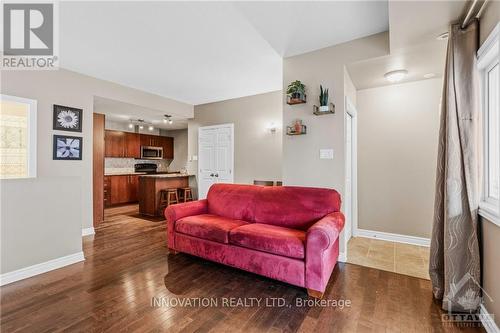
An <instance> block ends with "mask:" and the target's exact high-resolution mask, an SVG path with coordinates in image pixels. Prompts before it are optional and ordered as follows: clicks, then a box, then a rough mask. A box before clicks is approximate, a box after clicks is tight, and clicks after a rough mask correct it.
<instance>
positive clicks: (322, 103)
mask: <svg viewBox="0 0 500 333" xmlns="http://www.w3.org/2000/svg"><path fill="white" fill-rule="evenodd" d="M319 91H320V92H319V111H321V112H327V111H328V88H326V89H325V90H323V86H322V85H321V84H320V85H319Z"/></svg>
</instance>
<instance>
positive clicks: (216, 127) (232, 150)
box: [196, 123, 234, 193]
mask: <svg viewBox="0 0 500 333" xmlns="http://www.w3.org/2000/svg"><path fill="white" fill-rule="evenodd" d="M228 127H229V129H230V130H231V148H230V150H231V161H230V165H231V179H230V182H231V183H234V123H226V124H219V125H210V126H200V127H198V149H197V150H198V151H197V154H198V163H197V166H196V175H197V183H198V184H197V185H198V191H197V192H198V193H199V192H200V180H201V178H200V157H201V155H200V133H201V131H202V130H204V129H219V128H228Z"/></svg>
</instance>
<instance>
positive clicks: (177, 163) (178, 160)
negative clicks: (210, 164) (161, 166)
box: [160, 128, 188, 171]
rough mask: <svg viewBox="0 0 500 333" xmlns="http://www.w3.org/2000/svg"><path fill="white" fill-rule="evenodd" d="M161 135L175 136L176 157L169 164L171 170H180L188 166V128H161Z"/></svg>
mask: <svg viewBox="0 0 500 333" xmlns="http://www.w3.org/2000/svg"><path fill="white" fill-rule="evenodd" d="M160 135H164V136H170V137H173V138H174V159H173V160H172V162H171V163H170V165H169V166H168V170H169V171H180V170H181V169H183V168H187V161H188V130H187V128H186V129H180V130H172V131H166V130H160Z"/></svg>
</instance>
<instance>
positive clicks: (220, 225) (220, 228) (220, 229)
mask: <svg viewBox="0 0 500 333" xmlns="http://www.w3.org/2000/svg"><path fill="white" fill-rule="evenodd" d="M245 224H248V223H247V222H245V221H242V220H233V219H229V218H226V217H221V216H217V215H212V214H202V215H194V216H188V217H185V218H182V219H180V220H178V221H177V222H175V231H177V232H180V233H182V234H186V235H190V236H194V237H198V238H203V239H208V240H211V241H214V242H219V243H226V244H227V243H229V231H231V230H232V229H234V228H237V227H240V226H243V225H245Z"/></svg>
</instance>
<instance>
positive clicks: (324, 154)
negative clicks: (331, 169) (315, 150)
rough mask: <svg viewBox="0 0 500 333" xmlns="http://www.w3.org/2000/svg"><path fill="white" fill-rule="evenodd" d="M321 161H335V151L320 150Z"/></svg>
mask: <svg viewBox="0 0 500 333" xmlns="http://www.w3.org/2000/svg"><path fill="white" fill-rule="evenodd" d="M319 159H320V160H333V149H320V150H319Z"/></svg>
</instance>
